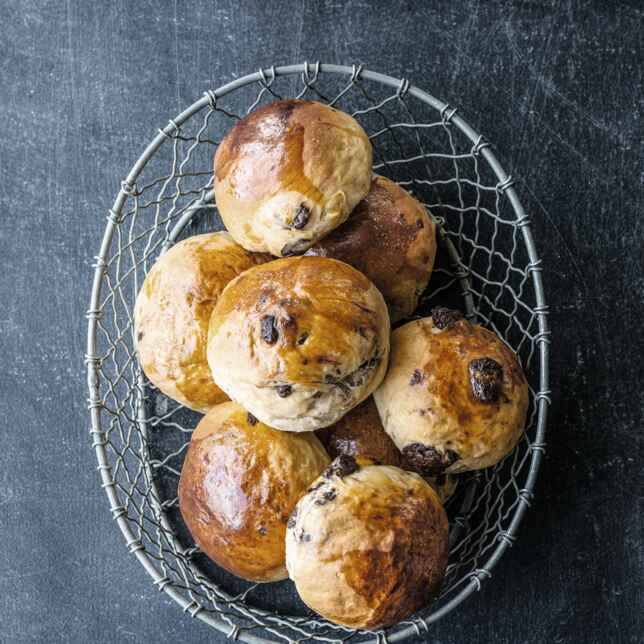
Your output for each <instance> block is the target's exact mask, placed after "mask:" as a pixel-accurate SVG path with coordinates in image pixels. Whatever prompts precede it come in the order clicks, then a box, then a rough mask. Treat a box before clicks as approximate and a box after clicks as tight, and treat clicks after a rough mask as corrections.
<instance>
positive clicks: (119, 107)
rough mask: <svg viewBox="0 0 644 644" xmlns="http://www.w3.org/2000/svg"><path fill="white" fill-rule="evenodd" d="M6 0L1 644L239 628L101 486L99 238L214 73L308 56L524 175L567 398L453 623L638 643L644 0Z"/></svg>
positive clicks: (186, 636)
mask: <svg viewBox="0 0 644 644" xmlns="http://www.w3.org/2000/svg"><path fill="white" fill-rule="evenodd" d="M1 4H2V11H1V15H2V29H1V31H0V33H1V35H0V123H2V127H1V133H2V136H1V137H0V207H1V211H2V223H0V258H1V261H2V271H1V272H0V299H1V301H2V306H1V307H0V356H1V357H0V361H1V365H2V367H1V370H0V417H2V418H3V420H4V427H3V429H2V431H0V543H2V547H0V640H1V641H3V642H26V641H43V642H127V641H137V642H138V641H140V642H143V641H162V642H174V641H190V642H206V641H218V639H220V638H219V636H218V635H216V634H215V633H214V632H212V631H211V630H209V629H208V628H207V627H206V626H204V625H203V624H201V623H200V622H198V621H193V620H191V619H190V618H189V617H186V616H184V615H182V614H181V613H180V611H179V610H178V609H177V607H176V606H175V605H174V604H173V603H172V602H171V601H170V600H169V599H167V598H166V597H165V596H162V595H160V594H159V593H158V591H157V590H156V589H155V588H154V587H153V586H152V585H151V583H150V579H149V578H148V576H147V574H146V573H145V572H144V570H143V569H142V568H141V567H140V566H139V565H138V564H137V563H136V562H135V561H134V560H133V558H132V557H131V556H129V555H128V554H127V553H126V550H125V548H124V544H123V540H122V537H121V535H120V533H119V531H118V530H117V528H116V526H115V525H114V523H113V522H112V521H111V519H110V515H109V513H108V511H107V504H106V500H105V497H104V494H103V492H102V491H101V490H100V488H99V485H98V476H97V473H96V471H95V469H94V468H95V462H94V455H93V453H92V451H91V450H90V448H89V444H90V441H89V436H88V433H87V430H88V419H87V414H86V412H85V397H86V389H85V377H84V367H83V364H82V358H83V353H84V342H85V338H84V336H85V330H86V326H85V319H84V311H85V309H86V308H87V304H88V298H89V287H90V275H91V271H90V263H91V256H92V255H93V254H95V252H96V251H97V250H98V244H99V240H100V235H101V233H102V229H103V227H104V223H105V219H104V215H105V212H106V209H107V208H108V207H109V205H110V204H111V201H112V198H113V195H114V194H115V192H116V191H117V189H118V185H119V181H120V179H121V178H122V177H123V176H124V175H125V171H126V169H127V168H129V167H130V165H131V163H132V161H133V160H134V159H135V158H136V157H137V156H138V155H139V153H140V151H141V150H142V148H143V145H144V144H145V143H146V142H147V141H148V140H149V138H150V137H151V135H152V133H153V132H154V131H155V129H156V127H158V126H159V125H162V124H164V123H166V122H167V120H168V117H169V116H171V115H173V114H175V113H177V112H178V111H179V110H180V108H182V107H184V106H186V105H188V104H189V103H191V102H192V101H193V100H195V98H196V97H198V96H200V95H201V93H202V92H203V91H204V90H205V89H208V88H211V87H216V86H217V85H219V84H221V83H223V82H225V81H227V80H229V79H231V78H233V77H237V76H240V75H242V74H244V73H246V72H248V71H251V70H255V69H257V68H258V67H259V66H260V65H269V64H271V63H288V62H299V61H302V60H304V59H309V60H316V59H320V60H323V61H327V62H341V63H349V64H350V63H352V62H361V63H364V64H365V65H366V66H368V67H371V68H373V69H377V70H381V71H384V72H387V73H390V74H392V75H397V76H406V77H408V78H409V79H411V81H412V82H414V83H415V84H417V85H419V86H421V87H425V88H427V89H429V90H430V91H432V92H433V93H434V94H435V95H437V96H438V97H441V98H443V99H445V100H448V101H450V102H452V103H453V104H457V105H458V106H459V108H460V111H461V113H462V114H463V115H465V116H466V118H468V120H470V121H471V122H472V124H473V125H474V126H475V127H477V128H478V129H479V130H481V131H482V132H484V133H485V134H486V135H487V136H488V138H489V139H490V140H492V141H494V142H496V144H497V147H498V150H499V154H500V157H501V159H502V161H503V162H504V163H505V164H506V167H507V169H508V170H509V171H510V172H511V173H512V174H513V175H514V176H515V177H516V178H517V179H518V190H519V193H520V195H521V197H522V199H523V200H524V204H525V205H526V207H527V210H528V211H529V213H530V216H531V217H532V219H533V221H534V230H535V235H536V238H537V240H538V246H539V250H540V252H541V254H542V256H543V259H544V266H545V271H544V279H545V284H546V287H547V297H548V299H549V301H550V304H551V308H552V318H551V322H552V327H553V330H554V336H553V345H552V389H553V391H554V406H553V408H552V414H551V420H550V425H549V436H548V452H547V458H546V461H545V465H544V467H543V470H542V475H541V479H540V481H539V484H538V489H537V498H536V501H535V503H534V506H533V509H532V510H531V512H530V513H529V514H528V516H527V518H526V520H525V522H524V523H523V525H522V527H521V531H520V536H519V541H518V543H517V545H516V547H515V548H514V549H512V550H511V551H510V552H509V553H508V554H507V555H506V556H505V558H504V559H503V561H502V562H501V564H500V566H499V567H498V568H497V570H496V571H495V574H494V577H493V579H492V580H491V581H489V582H486V584H485V586H484V590H483V591H482V592H481V593H479V594H477V595H476V596H475V597H474V598H472V599H471V600H470V601H469V602H468V603H467V604H466V605H465V606H463V607H462V608H461V609H460V610H459V611H457V612H456V613H454V614H452V615H450V616H449V617H448V618H446V619H445V620H443V621H442V622H440V623H439V624H437V625H436V626H435V627H434V628H433V630H432V635H431V638H432V641H436V642H441V643H445V644H446V643H450V642H455V643H456V642H458V643H459V644H463V643H467V642H479V641H489V642H507V643H515V642H539V643H540V642H585V643H588V644H594V643H602V644H604V643H606V642H619V643H625V642H639V641H642V638H643V637H644V635H643V633H642V630H643V624H642V613H643V611H642V608H643V606H644V602H643V600H642V578H643V576H644V575H643V573H644V566H643V561H642V559H643V555H644V550H643V548H642V537H643V536H644V535H643V529H642V526H643V522H642V488H643V486H642V463H641V459H642V456H643V453H642V424H643V422H644V418H643V416H644V414H643V410H644V395H643V393H642V375H641V361H642V354H643V350H644V340H643V339H642V333H641V324H642V323H641V320H642V315H643V314H644V276H643V269H644V266H643V264H644V256H643V250H642V246H643V244H642V239H643V232H644V231H643V228H644V224H643V222H644V218H643V217H642V213H643V208H644V199H643V192H642V183H643V177H644V175H643V174H642V160H643V152H644V150H643V148H642V141H643V139H644V136H643V135H644V132H643V129H642V116H643V115H642V98H643V92H642V81H643V78H644V72H643V69H644V60H643V56H644V52H643V50H642V44H641V43H642V41H641V37H642V32H643V29H644V21H643V18H642V16H643V13H642V5H641V4H640V3H638V2H634V1H633V2H628V3H623V4H621V5H620V6H618V3H602V2H596V3H593V2H581V1H580V2H559V1H557V2H551V3H550V2H534V1H533V2H528V1H526V2H518V1H517V2H485V3H479V2H477V1H475V0H471V1H469V2H460V1H452V2H443V3H412V2H383V3H368V2H348V3H342V2H324V3H303V2H281V3H266V2H243V3H241V4H240V3H238V2H217V3H211V2H207V1H203V2H194V3H178V2H175V3H174V4H172V3H157V2H152V1H147V2H136V3H134V2H128V3H126V2H124V1H118V2H109V3H108V2H105V3H92V2H59V1H57V0H56V1H52V2H32V1H27V0H23V1H14V0H12V1H9V0H4V2H2V3H1ZM159 5H163V6H159Z"/></svg>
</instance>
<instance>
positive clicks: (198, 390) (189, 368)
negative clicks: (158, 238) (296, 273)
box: [134, 232, 267, 412]
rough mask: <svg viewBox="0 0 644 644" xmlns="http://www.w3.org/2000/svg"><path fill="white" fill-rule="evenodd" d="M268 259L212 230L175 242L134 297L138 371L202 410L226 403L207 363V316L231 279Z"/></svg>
mask: <svg viewBox="0 0 644 644" xmlns="http://www.w3.org/2000/svg"><path fill="white" fill-rule="evenodd" d="M266 259H267V256H265V255H264V256H263V255H259V254H256V253H250V252H248V251H246V250H244V249H243V248H242V247H241V246H239V245H237V244H236V243H235V242H234V241H233V239H232V237H231V236H230V235H229V234H228V233H226V232H216V233H209V234H206V235H195V236H194V237H190V238H188V239H185V240H183V241H180V242H178V243H177V244H175V245H174V246H173V247H172V248H171V249H170V250H169V251H168V252H167V253H165V254H164V255H162V256H161V257H160V258H159V259H158V260H157V262H156V263H155V264H154V266H152V268H151V270H150V272H149V273H148V274H147V276H146V278H145V280H144V282H143V286H142V287H141V290H140V291H139V294H138V296H137V298H136V304H135V307H134V327H135V341H136V350H137V355H138V359H139V363H140V364H141V368H142V369H143V371H144V373H145V375H146V376H147V378H148V380H150V382H151V383H152V384H153V385H155V386H156V387H158V388H159V389H160V390H161V391H162V392H163V393H164V394H166V396H170V398H174V399H175V400H177V401H178V402H180V403H181V404H182V405H185V406H186V407H190V409H194V410H195V411H200V412H206V411H208V409H210V408H211V407H212V406H213V405H216V404H217V403H220V402H223V401H224V400H227V398H226V395H225V394H224V393H223V392H222V391H221V390H220V389H219V387H217V385H215V383H214V381H213V379H212V375H211V374H210V369H209V367H208V362H207V360H206V341H207V338H208V322H209V320H210V314H211V313H212V309H213V306H214V305H215V302H216V301H217V298H218V297H219V295H220V293H221V292H222V290H223V289H224V286H226V284H228V282H230V280H231V279H233V278H234V277H237V275H239V274H240V273H242V272H243V271H245V270H246V269H247V268H250V267H251V266H255V265H257V264H259V263H261V262H263V261H266Z"/></svg>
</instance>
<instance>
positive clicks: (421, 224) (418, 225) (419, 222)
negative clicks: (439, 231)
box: [416, 219, 424, 229]
mask: <svg viewBox="0 0 644 644" xmlns="http://www.w3.org/2000/svg"><path fill="white" fill-rule="evenodd" d="M416 228H419V229H420V228H424V224H423V220H422V219H416Z"/></svg>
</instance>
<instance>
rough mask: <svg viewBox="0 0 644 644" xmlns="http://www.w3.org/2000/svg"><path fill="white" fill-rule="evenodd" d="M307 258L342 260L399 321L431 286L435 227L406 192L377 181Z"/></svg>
mask: <svg viewBox="0 0 644 644" xmlns="http://www.w3.org/2000/svg"><path fill="white" fill-rule="evenodd" d="M307 254H310V255H319V256H322V257H332V258H334V259H339V260H341V261H343V262H346V263H347V264H351V266H354V267H355V268H357V269H358V270H359V271H361V272H362V273H364V274H365V275H366V276H367V277H368V278H369V279H370V280H371V281H372V282H373V283H374V284H375V285H376V286H377V287H378V289H379V290H380V292H381V293H382V294H383V296H384V298H385V301H386V302H387V304H388V305H389V314H390V317H391V320H392V322H396V321H397V320H400V319H402V318H405V317H408V316H409V315H411V314H412V313H413V312H414V310H415V309H416V306H417V305H418V298H419V297H420V295H421V293H422V292H423V291H424V290H425V288H426V287H427V284H428V282H429V278H430V276H431V273H432V269H433V267H434V259H435V257H436V225H435V224H434V221H433V220H432V219H431V217H430V216H429V215H428V214H427V211H426V210H425V208H424V207H423V205H422V204H421V203H420V202H418V201H417V200H416V199H414V197H412V196H411V195H410V194H409V193H408V192H407V191H406V190H404V189H403V188H401V187H400V186H399V185H397V184H396V183H394V182H393V181H391V180H389V179H386V178H385V177H380V176H376V177H374V179H373V181H372V183H371V188H370V190H369V193H368V194H367V196H366V197H365V198H364V199H363V200H362V201H361V202H360V203H359V204H358V205H357V206H356V207H355V209H354V210H353V212H352V213H351V216H350V217H349V219H348V220H347V221H346V222H345V223H344V224H342V226H340V227H339V228H336V229H335V230H334V231H333V232H331V233H330V234H329V235H327V236H326V237H324V239H321V240H320V241H318V242H317V243H316V244H314V245H313V246H312V247H311V248H310V249H309V250H308V251H307Z"/></svg>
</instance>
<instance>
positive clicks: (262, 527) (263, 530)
mask: <svg viewBox="0 0 644 644" xmlns="http://www.w3.org/2000/svg"><path fill="white" fill-rule="evenodd" d="M257 532H259V534H261V535H265V534H268V530H267V529H266V528H265V527H264V526H260V527H259V528H257Z"/></svg>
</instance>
